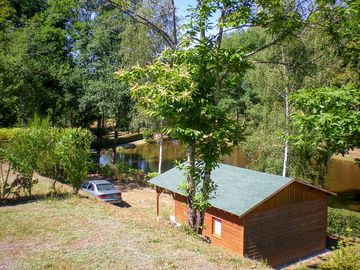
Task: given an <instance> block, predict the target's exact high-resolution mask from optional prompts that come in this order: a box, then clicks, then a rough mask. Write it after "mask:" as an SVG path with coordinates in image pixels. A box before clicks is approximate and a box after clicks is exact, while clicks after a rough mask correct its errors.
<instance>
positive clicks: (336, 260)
mask: <svg viewBox="0 0 360 270" xmlns="http://www.w3.org/2000/svg"><path fill="white" fill-rule="evenodd" d="M358 249H359V247H358V246H354V245H352V244H351V243H350V241H349V239H348V238H346V239H345V240H342V241H339V243H338V249H337V250H335V251H334V253H333V254H332V255H331V257H330V259H329V260H328V261H327V262H326V263H325V264H323V265H322V266H321V269H325V270H356V269H359V267H360V254H359V252H358Z"/></svg>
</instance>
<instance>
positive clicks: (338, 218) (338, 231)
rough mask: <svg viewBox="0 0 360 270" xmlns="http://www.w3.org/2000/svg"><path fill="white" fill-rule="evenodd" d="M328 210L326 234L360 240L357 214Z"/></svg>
mask: <svg viewBox="0 0 360 270" xmlns="http://www.w3.org/2000/svg"><path fill="white" fill-rule="evenodd" d="M328 210H329V211H328V226H327V228H328V229H327V232H328V234H330V235H335V236H338V237H353V238H360V214H359V213H358V212H354V211H350V210H345V209H335V208H330V207H329V208H328ZM349 229H350V230H349Z"/></svg>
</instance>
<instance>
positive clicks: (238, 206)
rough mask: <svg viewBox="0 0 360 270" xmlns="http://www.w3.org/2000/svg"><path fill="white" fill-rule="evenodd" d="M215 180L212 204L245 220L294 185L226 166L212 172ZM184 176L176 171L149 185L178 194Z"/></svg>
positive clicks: (287, 180) (280, 179)
mask: <svg viewBox="0 0 360 270" xmlns="http://www.w3.org/2000/svg"><path fill="white" fill-rule="evenodd" d="M211 178H212V180H213V181H214V182H215V183H216V185H217V189H216V193H215V196H214V198H213V199H211V200H210V203H211V205H212V206H213V207H216V208H219V209H222V210H224V211H227V212H229V213H231V214H234V215H237V216H242V215H244V214H246V213H247V212H248V211H249V210H251V209H252V208H253V207H255V206H256V205H258V204H259V203H261V202H262V201H264V200H265V199H266V198H268V197H269V196H270V195H272V194H274V193H275V192H276V191H278V190H280V189H281V188H283V187H284V186H286V185H288V184H289V183H290V182H292V181H293V179H292V178H289V177H282V176H278V175H273V174H267V173H262V172H257V171H252V170H247V169H243V168H239V167H234V166H230V165H225V164H219V167H218V168H216V169H215V170H213V171H212V173H211ZM184 179H185V175H184V172H183V171H181V170H179V169H177V168H173V169H171V170H169V171H167V172H165V173H163V174H160V175H159V176H157V177H154V178H153V179H151V180H150V181H149V182H150V183H151V184H154V185H156V186H159V187H162V188H165V189H167V190H170V191H173V192H175V193H179V194H182V192H181V191H180V190H179V189H178V187H179V185H180V184H181V183H182V182H183V181H184Z"/></svg>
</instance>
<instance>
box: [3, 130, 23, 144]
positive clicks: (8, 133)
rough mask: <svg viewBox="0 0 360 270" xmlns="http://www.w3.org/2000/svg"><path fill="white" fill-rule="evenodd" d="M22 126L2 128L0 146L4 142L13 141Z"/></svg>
mask: <svg viewBox="0 0 360 270" xmlns="http://www.w3.org/2000/svg"><path fill="white" fill-rule="evenodd" d="M20 130H21V128H0V146H1V144H2V143H4V142H9V141H11V140H12V139H13V138H14V136H15V134H16V133H17V132H18V131H20Z"/></svg>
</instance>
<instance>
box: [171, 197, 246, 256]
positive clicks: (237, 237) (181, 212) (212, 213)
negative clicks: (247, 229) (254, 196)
mask: <svg viewBox="0 0 360 270" xmlns="http://www.w3.org/2000/svg"><path fill="white" fill-rule="evenodd" d="M174 198H175V218H176V221H177V222H180V223H183V224H187V222H188V218H187V206H186V197H184V196H181V195H179V194H175V197H174ZM213 219H218V220H220V221H221V236H220V237H219V236H216V235H214V234H213V231H214V228H213ZM203 235H204V236H207V237H209V239H210V240H211V244H214V245H216V246H219V247H223V248H226V249H228V250H231V251H234V252H236V253H239V254H240V255H244V226H243V223H242V220H241V219H240V218H239V217H237V216H235V215H232V214H230V213H228V212H225V211H222V210H219V209H217V208H213V207H211V208H209V209H208V210H207V211H206V212H205V219H204V229H203Z"/></svg>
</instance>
